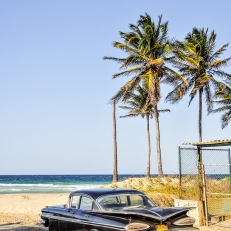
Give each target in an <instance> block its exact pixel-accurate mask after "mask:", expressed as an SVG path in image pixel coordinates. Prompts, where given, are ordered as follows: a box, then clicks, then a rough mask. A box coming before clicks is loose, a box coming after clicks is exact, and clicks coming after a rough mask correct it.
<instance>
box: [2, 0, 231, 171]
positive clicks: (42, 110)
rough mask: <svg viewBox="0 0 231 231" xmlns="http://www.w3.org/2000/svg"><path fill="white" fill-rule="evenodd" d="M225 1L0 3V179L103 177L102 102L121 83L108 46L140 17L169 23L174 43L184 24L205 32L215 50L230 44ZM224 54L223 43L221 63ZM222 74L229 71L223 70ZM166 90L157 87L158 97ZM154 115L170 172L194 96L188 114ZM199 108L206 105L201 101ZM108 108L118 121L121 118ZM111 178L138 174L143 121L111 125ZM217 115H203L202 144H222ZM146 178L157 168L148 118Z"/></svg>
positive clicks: (194, 134) (193, 121)
mask: <svg viewBox="0 0 231 231" xmlns="http://www.w3.org/2000/svg"><path fill="white" fill-rule="evenodd" d="M230 8H231V3H230V1H229V0H223V1H222V2H218V1H214V0H212V1H208V0H205V1H199V0H194V1H190V0H188V1H181V0H175V1H155V0H144V1H141V0H137V1H134V0H126V1H124V0H117V1H108V0H98V1H89V0H78V1H76V0H75V1H73V0H66V1H64V0H62V1H60V0H55V1H52V0H49V1H45V0H41V1H38V0H35V1H29V0H20V1H18V0H1V1H0V31H1V33H0V34H1V36H0V80H1V81H0V110H1V113H0V157H1V161H0V174H110V173H112V166H113V140H112V108H111V105H110V104H108V101H109V99H110V97H111V96H113V94H115V92H116V91H117V90H118V89H119V88H120V87H121V86H122V84H124V83H125V81H127V80H128V78H121V79H116V80H112V79H111V76H112V75H113V74H114V73H116V72H118V68H119V66H118V65H117V64H116V63H113V62H110V61H103V59H102V57H103V56H105V55H111V56H116V57H123V55H124V54H123V53H121V52H120V51H118V50H116V49H115V48H113V47H112V42H113V41H121V40H120V38H119V34H118V31H125V32H127V31H129V29H128V24H129V23H136V22H137V20H138V19H139V15H140V14H144V13H145V12H147V13H148V14H150V15H151V17H152V19H153V20H154V21H157V19H158V16H159V15H161V14H162V15H163V20H164V21H169V36H170V37H175V38H177V39H179V40H182V39H183V38H184V37H185V35H186V34H187V33H188V32H189V31H191V29H192V28H193V27H195V26H196V27H199V28H201V27H208V28H209V29H210V30H212V29H214V30H215V31H216V33H217V34H218V36H217V46H219V45H223V44H225V43H229V42H231V33H230V28H229V23H230V21H231V14H230ZM230 56H231V46H230V47H229V48H228V51H227V52H226V54H224V56H223V58H225V57H230ZM226 71H228V72H229V73H231V67H229V68H227V69H226ZM168 91H170V88H169V87H166V86H163V88H162V96H163V99H164V97H165V96H166V94H167V93H168ZM188 100H189V99H188V97H185V98H184V99H183V100H182V101H181V102H180V103H179V104H177V105H174V106H173V105H170V104H166V103H164V100H162V101H161V102H160V106H159V108H162V109H165V108H169V109H171V113H166V114H163V115H161V116H160V128H161V147H162V157H163V169H164V173H170V174H173V173H177V172H178V146H179V145H181V144H182V143H183V142H186V141H197V140H198V129H197V121H198V98H197V97H196V98H195V100H194V101H193V102H192V105H191V106H190V107H189V108H188ZM204 109H205V105H204ZM123 113H124V112H123V111H121V109H118V110H117V117H119V116H120V115H123ZM117 125H118V127H117V129H118V159H119V173H121V174H122V173H129V174H143V173H145V171H146V162H147V137H146V121H145V120H144V119H142V118H133V119H119V118H118V120H117ZM230 129H231V125H230V126H229V127H227V128H226V129H224V130H222V129H221V127H220V115H210V116H207V113H206V111H205V110H204V112H203V140H213V139H227V138H231V137H230ZM151 140H152V173H156V172H157V164H156V152H155V150H156V146H155V126H154V121H151Z"/></svg>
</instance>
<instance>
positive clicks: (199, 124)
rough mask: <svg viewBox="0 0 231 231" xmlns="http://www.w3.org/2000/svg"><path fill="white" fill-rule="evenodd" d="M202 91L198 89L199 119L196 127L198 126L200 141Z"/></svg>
mask: <svg viewBox="0 0 231 231" xmlns="http://www.w3.org/2000/svg"><path fill="white" fill-rule="evenodd" d="M202 93H203V89H202V88H201V89H200V90H199V120H198V128H199V142H202Z"/></svg>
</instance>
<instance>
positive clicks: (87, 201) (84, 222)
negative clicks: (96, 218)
mask: <svg viewBox="0 0 231 231" xmlns="http://www.w3.org/2000/svg"><path fill="white" fill-rule="evenodd" d="M93 202H94V201H93V199H92V198H90V197H88V196H85V195H83V196H81V200H80V205H79V210H78V211H76V212H75V214H74V220H73V221H76V222H74V223H73V225H74V227H75V228H74V231H77V230H78V231H87V230H91V229H92V228H94V227H93V226H92V222H91V215H89V214H88V213H86V211H91V210H92V208H93ZM78 228H79V229H78Z"/></svg>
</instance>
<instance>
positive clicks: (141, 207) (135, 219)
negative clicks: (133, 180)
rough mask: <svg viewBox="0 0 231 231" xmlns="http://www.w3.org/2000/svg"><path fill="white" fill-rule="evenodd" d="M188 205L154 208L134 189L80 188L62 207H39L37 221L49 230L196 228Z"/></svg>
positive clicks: (156, 230) (107, 230) (127, 230)
mask: <svg viewBox="0 0 231 231" xmlns="http://www.w3.org/2000/svg"><path fill="white" fill-rule="evenodd" d="M191 209H192V208H186V207H183V208H180V207H163V208H162V207H157V206H156V205H155V203H154V202H153V201H151V200H150V199H149V198H148V197H147V196H146V195H145V194H143V193H142V192H139V191H137V190H134V189H122V188H116V189H113V188H105V189H84V190H78V191H75V192H72V193H71V194H70V196H69V198H68V202H67V204H65V205H62V206H47V207H46V208H43V209H42V214H41V218H42V221H41V223H42V224H43V225H44V226H46V227H49V231H52V230H53V231H61V230H72V231H77V230H81V231H112V230H113V231H115V230H117V231H118V230H121V231H122V230H124V231H138V230H147V231H151V230H152V231H154V230H155V231H162V230H176V231H177V230H179V231H180V230H182V231H183V230H196V229H197V228H194V227H193V224H194V222H195V219H194V218H192V217H189V216H187V212H188V211H189V210H191Z"/></svg>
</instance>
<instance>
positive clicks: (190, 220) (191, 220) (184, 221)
mask: <svg viewBox="0 0 231 231" xmlns="http://www.w3.org/2000/svg"><path fill="white" fill-rule="evenodd" d="M194 222H195V218H193V217H184V218H181V219H179V220H176V221H174V222H173V225H193V224H194Z"/></svg>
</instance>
